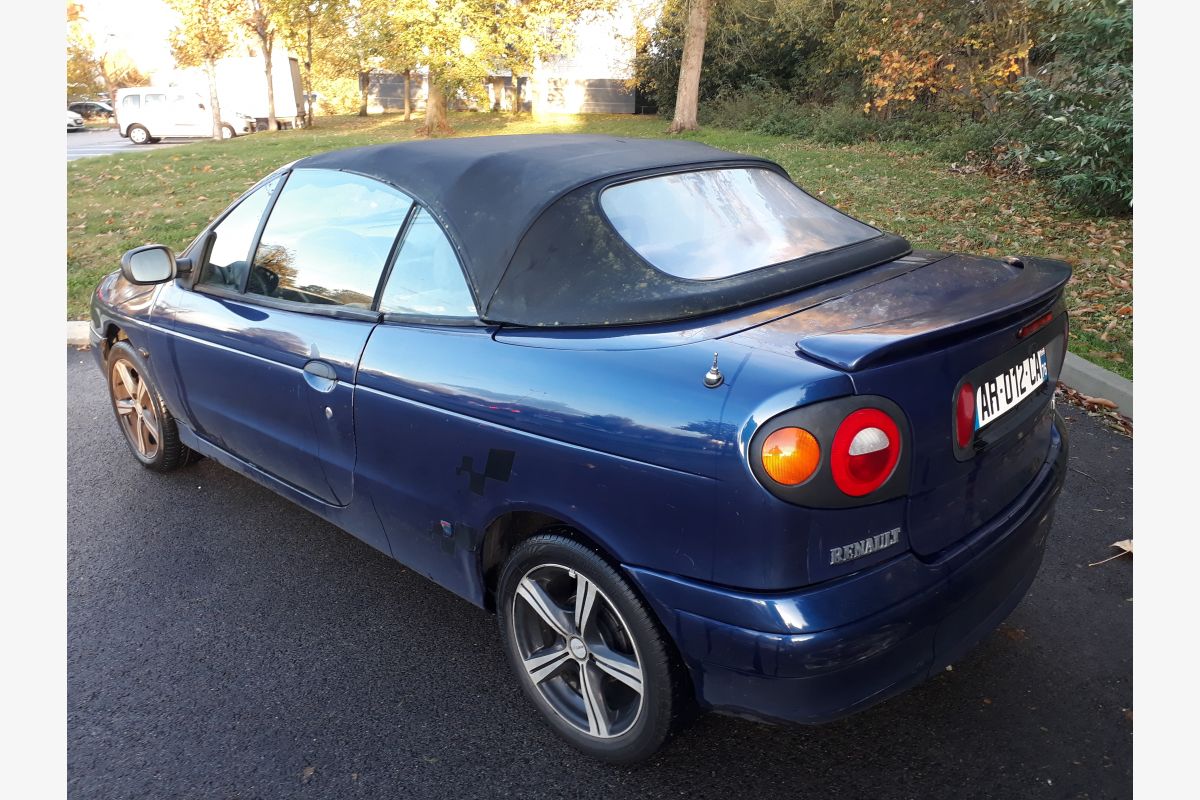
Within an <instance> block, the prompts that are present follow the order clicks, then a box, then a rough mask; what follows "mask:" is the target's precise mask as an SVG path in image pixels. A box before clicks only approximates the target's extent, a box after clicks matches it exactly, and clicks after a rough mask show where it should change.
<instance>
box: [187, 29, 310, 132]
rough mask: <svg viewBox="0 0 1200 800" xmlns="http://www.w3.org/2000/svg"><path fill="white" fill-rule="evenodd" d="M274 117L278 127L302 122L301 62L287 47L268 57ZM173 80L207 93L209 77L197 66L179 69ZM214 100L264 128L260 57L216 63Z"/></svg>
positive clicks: (264, 95)
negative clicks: (269, 60)
mask: <svg viewBox="0 0 1200 800" xmlns="http://www.w3.org/2000/svg"><path fill="white" fill-rule="evenodd" d="M271 77H272V81H271V83H272V88H273V89H274V92H275V118H276V119H277V120H278V121H279V127H281V128H285V129H286V128H300V127H303V125H304V89H303V84H302V82H301V79H300V63H299V61H297V60H296V57H295V56H292V55H290V54H289V53H288V52H287V51H286V50H283V49H282V48H277V49H276V50H275V53H274V57H273V58H272V59H271ZM174 83H176V84H178V85H180V86H183V85H187V86H188V87H189V88H192V89H193V90H195V91H197V92H199V93H200V94H203V95H207V94H208V78H207V77H206V76H205V74H204V71H203V70H200V69H189V70H179V71H177V72H176V78H175V81H174ZM217 100H218V102H220V104H221V109H222V110H224V109H225V107H226V106H228V107H229V108H231V109H234V110H236V111H237V112H239V113H241V114H247V115H249V116H251V117H254V119H255V121H256V123H257V129H258V130H260V131H263V130H266V129H267V109H268V105H267V75H266V70H265V69H264V67H263V60H262V56H233V57H229V58H223V59H221V60H220V61H218V62H217Z"/></svg>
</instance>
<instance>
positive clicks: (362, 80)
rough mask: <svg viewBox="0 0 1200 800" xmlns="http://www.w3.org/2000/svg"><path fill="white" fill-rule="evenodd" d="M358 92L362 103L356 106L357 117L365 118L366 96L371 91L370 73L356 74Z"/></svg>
mask: <svg viewBox="0 0 1200 800" xmlns="http://www.w3.org/2000/svg"><path fill="white" fill-rule="evenodd" d="M358 91H359V95H360V96H361V98H362V102H361V103H359V106H358V115H359V116H360V117H365V116H366V115H367V99H368V98H367V95H368V93H369V92H370V91H371V73H369V72H360V73H358Z"/></svg>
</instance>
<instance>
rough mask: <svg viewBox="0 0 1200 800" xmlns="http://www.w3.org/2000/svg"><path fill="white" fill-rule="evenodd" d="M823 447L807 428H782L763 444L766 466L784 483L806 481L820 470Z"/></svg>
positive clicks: (792, 483) (763, 458) (769, 472)
mask: <svg viewBox="0 0 1200 800" xmlns="http://www.w3.org/2000/svg"><path fill="white" fill-rule="evenodd" d="M820 461H821V446H820V445H819V444H817V440H816V437H814V436H813V435H812V434H811V433H809V432H808V431H806V430H804V429H803V428H780V429H779V430H777V431H775V432H774V433H772V434H771V435H770V436H768V437H767V440H766V441H765V442H763V446H762V463H763V469H765V470H766V471H767V474H768V475H770V476H771V479H772V480H774V481H776V482H778V483H782V484H783V485H784V486H797V485H799V484H801V483H804V482H805V481H806V480H808V479H809V478H810V477H812V474H813V473H814V472H816V470H817V464H818V463H819V462H820Z"/></svg>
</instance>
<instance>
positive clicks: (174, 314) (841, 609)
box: [91, 136, 1070, 763]
mask: <svg viewBox="0 0 1200 800" xmlns="http://www.w3.org/2000/svg"><path fill="white" fill-rule="evenodd" d="M1069 276H1070V269H1069V267H1068V266H1067V265H1066V264H1064V263H1062V262H1059V261H1051V260H1045V259H1038V258H1027V257H1022V258H1016V257H1009V258H1004V259H991V258H978V257H971V256H962V255H952V254H947V253H939V252H926V251H914V250H912V249H911V248H910V246H909V244H908V243H907V242H906V241H905V240H904V239H902V238H900V237H898V236H894V235H891V234H888V233H884V232H882V231H880V230H877V229H876V228H874V227H872V226H870V225H867V224H864V223H862V222H859V221H857V220H855V219H852V218H851V217H848V216H846V215H845V214H842V213H841V212H839V211H837V210H835V209H833V208H830V207H829V206H826V205H824V204H823V203H821V202H819V201H818V200H816V199H814V198H813V197H811V196H810V195H808V194H806V193H805V192H803V191H801V190H800V189H798V188H797V187H796V186H795V185H794V184H793V183H792V182H791V180H790V179H789V178H788V175H787V173H786V172H785V171H784V170H783V169H782V168H781V167H779V166H778V165H777V164H774V163H772V162H770V161H766V160H763V159H759V158H752V157H747V156H742V155H738V154H735V153H729V152H724V151H721V150H716V149H713V148H710V147H706V146H704V145H701V144H698V143H694V142H687V141H672V142H662V141H648V140H623V139H613V138H607V137H595V136H508V137H483V138H475V139H452V140H444V141H422V142H413V143H404V144H390V145H382V146H376V147H365V148H357V149H351V150H343V151H338V152H329V153H323V154H320V155H315V156H312V157H309V158H305V159H302V160H300V161H297V162H295V163H292V164H289V165H287V166H285V167H282V168H280V169H278V170H277V171H275V172H273V173H272V174H270V175H268V176H267V177H265V178H264V179H263V180H262V181H260V182H259V183H258V184H257V185H255V186H254V187H253V188H251V189H250V190H249V191H248V192H246V194H245V195H243V196H242V197H241V198H240V199H239V200H238V201H237V202H235V203H234V204H233V205H232V206H231V207H230V208H229V209H228V210H227V211H225V213H223V214H222V215H221V216H220V217H218V218H217V219H216V220H215V221H214V222H213V223H212V224H211V225H210V226H209V227H208V228H207V229H206V230H205V231H204V232H202V233H201V234H200V235H199V236H198V237H197V238H196V239H195V240H194V241H193V242H192V243H191V245H190V246H189V247H188V248H187V249H186V250H185V251H184V252H183V253H182V254H180V255H179V256H178V257H176V256H175V255H173V254H172V253H171V252H170V250H168V249H167V248H165V247H162V246H159V245H150V246H146V247H140V248H137V249H135V250H131V251H130V252H129V253H127V254H126V255H125V257H124V258H123V259H122V264H121V270H120V271H119V272H114V273H113V274H111V275H109V276H107V277H106V278H104V279H103V281H102V282H101V283H100V285H99V287H98V288H97V290H96V293H95V296H94V300H93V303H92V323H91V324H92V337H93V344H94V345H95V347H94V352H95V354H96V358H97V360H98V362H99V364H100V366H101V368H102V369H103V370H104V373H105V375H106V378H107V380H108V385H109V387H110V392H111V397H112V406H113V410H114V412H115V415H116V419H117V421H118V423H119V424H120V427H121V430H122V431H123V432H124V434H125V437H126V439H127V440H128V443H129V445H130V448H131V450H132V452H133V455H134V456H135V457H136V458H137V459H139V460H140V461H141V462H142V463H143V464H144V465H146V466H147V467H149V468H151V469H155V470H161V471H165V470H170V469H175V468H178V467H182V466H184V465H185V464H187V463H188V461H189V460H190V459H191V458H192V457H194V456H195V455H197V454H199V455H203V456H207V457H209V458H212V459H215V460H216V461H218V462H220V463H222V464H224V465H226V466H228V467H230V468H232V469H234V470H237V471H238V472H240V473H242V474H244V475H246V476H248V477H250V478H253V479H254V480H256V481H259V482H260V483H262V484H264V485H266V486H269V487H270V488H272V489H274V490H275V491H277V492H279V493H280V494H282V495H283V496H285V497H287V498H289V499H290V500H293V501H294V502H296V503H299V504H300V505H302V506H303V507H304V508H307V509H309V510H310V511H312V512H314V513H316V514H319V515H320V516H322V517H324V518H325V519H327V520H329V521H330V522H332V523H333V524H335V525H337V526H339V527H341V528H343V529H345V530H347V531H349V532H350V533H352V534H354V535H355V536H357V537H359V538H361V539H362V540H363V541H365V542H367V543H368V544H370V545H372V546H373V547H376V548H378V549H379V550H381V551H382V552H384V553H387V554H389V555H391V556H392V557H394V558H396V559H398V560H400V561H402V562H404V563H405V564H407V565H409V566H410V567H412V568H414V569H416V570H419V571H420V572H421V573H422V574H424V575H426V576H428V577H429V578H430V579H431V580H433V581H434V582H436V583H438V584H441V585H442V586H444V587H446V588H447V589H449V590H450V591H453V592H456V593H457V594H460V595H462V596H463V597H465V598H467V599H469V600H470V601H472V602H474V603H476V604H478V605H480V606H483V607H485V608H488V609H492V610H494V611H495V612H496V614H497V617H498V620H499V626H500V635H501V639H502V641H503V645H504V648H505V650H506V652H507V654H508V657H509V658H510V660H511V662H512V665H513V669H514V671H515V673H516V675H517V677H518V680H519V681H520V683H521V684H522V686H523V688H524V690H525V693H526V694H527V695H528V697H529V698H530V700H531V701H532V703H533V704H534V706H536V707H537V708H538V710H539V711H540V712H541V714H542V715H543V716H544V717H545V719H546V720H547V721H548V723H549V724H550V725H551V726H553V728H555V729H556V730H557V731H558V732H559V733H560V734H561V735H562V736H563V737H565V738H566V739H567V740H569V741H570V742H571V743H572V744H574V745H575V746H576V747H578V748H580V749H581V750H583V751H585V752H587V753H590V754H592V755H595V756H597V757H599V758H603V759H607V760H610V761H614V762H621V763H631V762H634V761H637V760H639V759H643V758H645V757H647V756H648V755H650V754H651V753H653V752H654V751H655V750H656V749H657V748H658V747H659V746H660V745H661V744H662V743H663V742H664V741H665V739H666V737H667V736H668V735H669V734H670V732H671V731H672V730H673V729H674V728H676V727H677V723H679V722H681V721H684V720H686V719H688V718H689V717H690V716H691V711H692V710H693V709H712V710H717V711H721V712H725V713H730V714H737V715H741V716H750V717H754V718H758V719H766V720H774V721H782V722H795V723H814V722H821V721H825V720H831V719H835V718H838V717H841V716H844V715H847V714H850V713H853V712H855V711H858V710H860V709H863V708H866V707H867V706H870V705H872V704H874V703H878V702H880V701H882V700H884V699H886V698H888V697H890V696H892V695H894V694H896V693H897V692H900V691H903V690H904V689H906V688H908V687H910V686H913V685H914V684H916V683H918V682H919V681H921V680H923V679H924V678H926V677H927V676H929V675H930V674H932V673H935V672H937V671H938V670H941V669H943V668H944V667H945V666H946V665H947V664H949V663H950V662H952V661H954V660H955V659H957V658H959V657H960V656H961V655H962V654H963V652H964V651H965V650H966V649H967V648H969V647H971V646H972V645H973V644H974V643H976V642H977V641H979V640H980V639H981V638H982V637H984V636H985V635H987V634H988V633H989V632H990V631H991V630H992V629H994V628H995V627H996V626H997V625H998V624H999V622H1000V621H1001V620H1003V619H1004V618H1005V616H1006V615H1007V614H1008V613H1009V612H1010V611H1011V610H1012V609H1013V607H1014V606H1016V604H1017V603H1018V602H1019V601H1020V599H1021V598H1022V596H1023V595H1024V593H1025V591H1026V590H1027V589H1028V587H1029V585H1030V583H1031V582H1032V581H1033V579H1034V575H1035V574H1036V573H1037V570H1038V567H1039V565H1040V563H1041V560H1042V553H1043V550H1044V548H1045V544H1046V536H1047V533H1048V531H1049V529H1050V521H1051V517H1052V513H1053V508H1054V502H1055V499H1056V497H1057V495H1058V492H1059V489H1060V487H1061V485H1062V480H1063V475H1064V464H1065V459H1066V442H1065V440H1064V438H1063V430H1062V425H1061V422H1060V420H1059V419H1058V416H1057V414H1056V412H1055V408H1054V394H1053V393H1054V386H1055V382H1056V380H1057V378H1058V374H1059V370H1060V368H1061V366H1062V361H1063V357H1064V353H1065V346H1066V336H1067V318H1066V313H1065V310H1064V306H1063V300H1062V290H1063V285H1064V284H1065V283H1066V281H1067V279H1068V277H1069ZM346 658H347V663H348V664H349V663H350V662H351V661H352V660H353V654H352V653H347V654H346Z"/></svg>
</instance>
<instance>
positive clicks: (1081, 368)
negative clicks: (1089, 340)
mask: <svg viewBox="0 0 1200 800" xmlns="http://www.w3.org/2000/svg"><path fill="white" fill-rule="evenodd" d="M1059 380H1061V381H1062V382H1063V383H1065V384H1066V385H1067V386H1070V387H1071V388H1072V389H1075V390H1076V391H1078V392H1082V393H1083V394H1086V395H1087V396H1088V397H1103V398H1104V399H1106V400H1112V401H1113V402H1114V403H1116V404H1117V411H1118V412H1119V413H1121V414H1124V415H1125V416H1127V417H1129V418H1130V419H1133V381H1131V380H1128V379H1126V378H1122V377H1121V376H1120V375H1118V374H1116V373H1115V372H1109V371H1108V370H1106V369H1105V368H1104V367H1098V366H1096V365H1095V364H1093V363H1092V362H1090V361H1088V360H1087V359H1084V358H1080V357H1079V356H1077V355H1075V354H1074V353H1067V358H1066V360H1065V361H1064V362H1063V368H1062V375H1060V376H1059Z"/></svg>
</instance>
